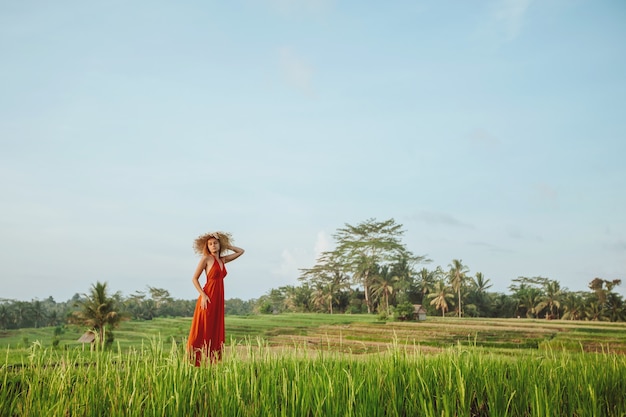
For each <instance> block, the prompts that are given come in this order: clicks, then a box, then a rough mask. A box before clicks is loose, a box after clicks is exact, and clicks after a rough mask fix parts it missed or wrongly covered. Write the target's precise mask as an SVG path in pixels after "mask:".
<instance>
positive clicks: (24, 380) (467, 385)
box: [0, 339, 626, 417]
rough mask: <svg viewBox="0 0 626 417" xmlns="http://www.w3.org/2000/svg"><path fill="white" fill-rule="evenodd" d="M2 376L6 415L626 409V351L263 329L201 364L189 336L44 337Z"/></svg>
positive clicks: (618, 412) (611, 412) (605, 412)
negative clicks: (129, 339)
mask: <svg viewBox="0 0 626 417" xmlns="http://www.w3.org/2000/svg"><path fill="white" fill-rule="evenodd" d="M8 356H9V352H8V351H7V357H8ZM0 385H1V386H0V415H1V416H42V415H46V416H98V417H99V416H102V415H108V416H178V415H181V416H182V415H184V416H197V415H204V416H260V415H263V416H294V417H296V416H297V417H301V416H374V417H375V416H498V417H499V416H623V415H626V400H625V399H624V392H626V356H623V355H614V354H610V353H604V354H584V353H571V352H565V351H550V350H548V351H543V352H536V351H532V352H531V351H529V352H528V353H526V354H520V355H516V356H504V355H497V354H494V353H490V352H489V351H488V350H484V349H482V348H480V347H462V346H458V347H455V348H449V349H446V350H444V351H443V352H442V353H439V354H435V355H433V354H428V355H426V354H422V353H420V350H419V348H417V349H416V348H415V346H413V348H412V349H405V348H404V347H402V346H400V345H396V346H395V347H394V348H393V349H391V350H390V351H387V352H381V353H379V354H370V355H346V354H341V353H337V352H332V351H327V350H323V349H320V350H316V351H311V350H309V349H306V347H305V346H297V345H296V346H293V347H292V348H290V349H281V350H276V349H274V348H271V347H269V346H268V345H266V344H264V342H262V341H261V339H258V340H257V341H256V342H255V341H247V342H245V343H240V344H236V345H235V344H232V345H230V346H229V347H228V350H227V352H226V354H225V356H224V359H223V361H222V362H220V363H217V364H214V365H208V366H205V367H201V368H195V367H193V366H191V365H190V364H189V363H188V361H187V359H186V355H185V353H184V349H183V346H180V345H178V344H176V343H175V342H172V344H171V346H169V348H164V347H163V343H162V341H160V340H156V339H152V341H150V342H148V343H145V344H144V345H142V346H140V347H138V348H133V349H129V350H123V349H118V350H116V351H105V352H92V351H88V350H87V351H85V350H81V349H74V350H69V351H55V350H51V349H46V348H43V347H41V346H40V345H38V344H33V345H32V346H31V348H30V354H29V356H28V357H27V359H25V360H24V361H23V362H22V363H21V364H9V363H8V361H7V362H6V363H5V365H3V366H2V368H1V374H0Z"/></svg>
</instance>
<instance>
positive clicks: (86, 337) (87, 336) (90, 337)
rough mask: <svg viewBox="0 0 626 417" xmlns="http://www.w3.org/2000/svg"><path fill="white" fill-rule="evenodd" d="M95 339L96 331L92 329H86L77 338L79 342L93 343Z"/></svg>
mask: <svg viewBox="0 0 626 417" xmlns="http://www.w3.org/2000/svg"><path fill="white" fill-rule="evenodd" d="M95 340H96V333H95V332H94V331H92V330H87V331H86V332H85V333H84V334H83V335H82V336H81V337H79V338H78V341H79V342H80V343H93V342H94V341H95Z"/></svg>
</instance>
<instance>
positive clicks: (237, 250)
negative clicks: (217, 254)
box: [222, 246, 245, 263]
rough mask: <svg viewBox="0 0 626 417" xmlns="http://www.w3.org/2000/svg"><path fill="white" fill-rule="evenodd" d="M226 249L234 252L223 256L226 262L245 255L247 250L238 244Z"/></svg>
mask: <svg viewBox="0 0 626 417" xmlns="http://www.w3.org/2000/svg"><path fill="white" fill-rule="evenodd" d="M226 249H229V250H232V251H233V252H234V253H231V254H229V255H226V256H224V257H223V258H222V261H224V263H226V262H230V261H234V260H235V259H237V258H239V257H240V256H241V255H243V253H244V252H245V251H244V250H243V249H241V248H238V247H237V246H229V247H227V248H226Z"/></svg>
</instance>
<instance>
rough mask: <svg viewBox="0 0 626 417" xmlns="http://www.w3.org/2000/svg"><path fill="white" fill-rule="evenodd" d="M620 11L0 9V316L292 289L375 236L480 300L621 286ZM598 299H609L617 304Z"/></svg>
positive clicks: (579, 3)
mask: <svg viewBox="0 0 626 417" xmlns="http://www.w3.org/2000/svg"><path fill="white" fill-rule="evenodd" d="M624 22H626V5H625V4H624V2H622V1H617V0H615V1H608V0H607V1H591V0H567V1H566V0H542V1H538V0H534V1H533V0H489V1H473V2H459V1H396V2H373V1H372V2H367V1H366V2H363V1H360V2H356V1H350V2H342V1H332V0H241V1H228V2H221V1H197V2H192V1H183V2H166V1H149V2H148V1H143V0H138V1H133V2H126V1H110V2H99V3H97V4H95V3H94V2H83V1H69V0H60V1H55V2H44V1H39V2H37V1H29V0H25V1H20V2H9V1H2V2H0V56H1V57H2V61H1V64H0V145H1V148H0V231H1V234H0V280H1V286H2V290H1V292H0V298H2V297H4V298H16V299H22V300H30V299H35V298H39V299H43V298H46V297H48V296H50V295H51V296H53V297H55V299H57V300H59V301H63V300H66V299H68V298H70V297H71V296H72V295H73V294H74V293H77V292H78V293H82V292H86V291H87V290H88V289H89V287H90V285H91V284H93V283H94V282H95V281H97V280H99V281H107V282H108V283H109V285H110V288H111V289H112V290H114V291H121V292H122V293H123V294H125V295H129V294H131V293H133V292H135V291H137V290H145V289H146V286H148V285H150V286H155V287H160V288H165V289H167V290H169V291H170V293H171V294H172V295H173V296H174V297H176V298H186V299H192V298H195V297H196V295H197V294H196V291H195V289H194V288H193V286H192V284H191V275H192V273H193V271H194V269H195V266H196V263H197V258H196V256H195V255H194V254H193V252H192V246H191V245H192V241H193V239H194V238H195V237H196V236H198V235H200V234H203V233H205V232H208V231H212V230H226V231H230V232H231V233H232V234H233V236H234V238H235V243H236V244H238V245H239V246H241V247H243V248H245V249H246V254H245V255H244V256H243V257H242V258H240V259H239V260H237V261H236V262H233V263H231V264H229V276H228V278H227V279H228V281H227V285H226V297H227V298H230V297H239V298H243V299H249V298H257V297H259V296H261V295H262V294H264V293H266V292H267V291H268V290H270V289H271V288H277V287H279V286H282V285H295V284H298V281H297V277H298V275H299V272H298V271H299V268H309V267H311V266H313V265H314V263H315V259H316V257H317V255H318V254H319V253H320V251H323V250H329V249H332V248H333V239H332V234H333V233H334V232H335V231H336V230H337V228H340V227H342V226H344V224H345V223H349V224H357V223H359V222H361V221H364V220H366V219H369V218H376V219H378V220H386V219H388V218H394V219H395V220H396V222H398V223H401V224H402V225H403V226H404V229H405V231H406V233H405V236H404V240H403V241H404V243H405V244H406V246H407V248H408V249H409V250H411V251H412V252H413V253H415V254H418V255H426V256H428V257H429V258H430V259H432V263H430V264H429V265H427V267H429V268H434V267H435V266H437V265H441V266H442V267H444V268H447V266H448V264H450V262H451V261H452V259H462V261H463V263H464V264H465V265H467V266H468V267H469V269H470V273H471V274H472V275H473V274H475V273H476V272H482V273H483V274H484V275H485V277H486V278H488V279H490V280H491V282H492V283H493V287H492V290H495V291H503V292H505V291H507V288H508V286H509V285H510V284H511V280H512V279H514V278H516V277H518V276H528V277H530V276H543V277H548V278H551V279H556V280H558V281H560V283H561V285H562V286H564V287H567V288H569V289H570V290H585V289H587V284H588V283H589V282H590V281H591V280H592V279H593V278H595V277H601V278H604V279H616V278H620V279H624V280H625V284H624V285H626V276H625V272H626V216H625V215H624V212H625V207H626V193H625V192H624V190H625V189H626V164H625V163H624V157H625V156H626V117H625V116H626V42H624V40H626V25H625V24H624ZM624 285H623V286H622V287H618V291H619V292H621V293H622V294H626V290H625V289H624Z"/></svg>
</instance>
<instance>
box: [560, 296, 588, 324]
mask: <svg viewBox="0 0 626 417" xmlns="http://www.w3.org/2000/svg"><path fill="white" fill-rule="evenodd" d="M563 310H564V311H565V312H564V313H563V320H582V319H583V317H584V314H585V300H584V299H583V297H582V295H580V294H579V293H575V292H569V293H567V294H566V295H565V298H564V299H563Z"/></svg>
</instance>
